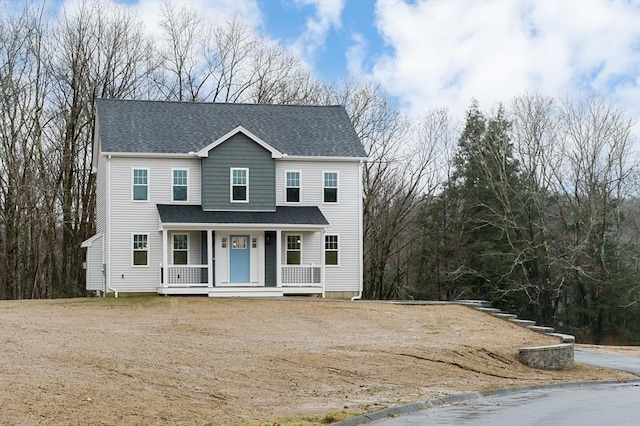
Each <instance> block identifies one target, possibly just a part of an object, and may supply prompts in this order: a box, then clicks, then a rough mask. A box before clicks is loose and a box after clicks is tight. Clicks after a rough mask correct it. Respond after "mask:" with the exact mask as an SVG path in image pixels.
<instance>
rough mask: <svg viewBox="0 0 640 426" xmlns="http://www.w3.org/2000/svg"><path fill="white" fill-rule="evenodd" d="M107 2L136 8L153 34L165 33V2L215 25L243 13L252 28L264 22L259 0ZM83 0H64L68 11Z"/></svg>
mask: <svg viewBox="0 0 640 426" xmlns="http://www.w3.org/2000/svg"><path fill="white" fill-rule="evenodd" d="M103 3H105V4H106V5H109V6H111V7H116V6H117V7H126V8H129V9H131V10H133V11H135V12H136V13H137V15H138V17H139V18H140V20H141V21H142V23H143V24H144V26H145V29H146V30H147V32H148V33H149V34H151V35H152V36H158V35H159V34H160V33H161V30H160V21H161V20H162V9H163V6H164V5H165V3H167V4H169V5H172V6H174V7H175V8H176V9H179V8H181V7H183V6H184V7H187V8H189V9H192V10H195V11H196V12H197V14H198V16H199V17H200V19H201V21H202V22H203V24H205V25H212V24H214V23H218V22H221V21H223V20H226V19H229V18H232V17H234V16H238V17H241V18H242V19H243V21H245V22H246V23H247V24H249V25H250V26H251V27H252V28H254V29H257V28H259V26H260V25H261V24H262V15H261V12H260V8H259V7H258V4H257V0H215V1H210V0H171V1H167V2H164V1H159V0H137V1H135V2H132V3H125V2H122V1H116V0H103ZM80 4H81V0H63V2H62V7H63V8H64V9H65V10H66V12H67V13H73V11H75V10H77V9H78V8H79V5H80Z"/></svg>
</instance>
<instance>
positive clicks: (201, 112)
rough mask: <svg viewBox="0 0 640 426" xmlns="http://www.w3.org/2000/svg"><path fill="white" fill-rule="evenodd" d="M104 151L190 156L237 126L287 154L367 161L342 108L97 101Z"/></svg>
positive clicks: (101, 141)
mask: <svg viewBox="0 0 640 426" xmlns="http://www.w3.org/2000/svg"><path fill="white" fill-rule="evenodd" d="M97 109H98V117H99V122H100V127H99V132H100V143H101V145H102V146H101V148H102V152H110V153H162V154H177V153H181V154H188V153H190V152H198V151H200V150H202V149H203V148H205V147H207V146H208V145H210V144H211V143H212V142H214V141H216V140H218V139H219V138H221V137H222V136H224V135H225V134H227V133H229V132H230V131H231V130H233V129H235V128H236V127H238V126H242V127H244V128H245V129H247V130H248V131H250V132H252V133H253V134H255V135H256V136H257V137H258V138H260V139H261V140H262V141H264V142H265V143H267V144H269V145H270V146H272V147H273V148H275V149H276V150H278V151H280V152H281V153H283V154H287V155H290V156H310V157H356V158H364V157H366V154H365V151H364V148H363V146H362V144H361V143H360V140H359V139H358V136H357V135H356V132H355V129H354V128H353V125H352V123H351V120H350V118H349V116H348V114H347V112H346V110H345V109H344V107H342V106H308V105H267V104H222V103H200V102H167V101H137V100H115V99H98V101H97Z"/></svg>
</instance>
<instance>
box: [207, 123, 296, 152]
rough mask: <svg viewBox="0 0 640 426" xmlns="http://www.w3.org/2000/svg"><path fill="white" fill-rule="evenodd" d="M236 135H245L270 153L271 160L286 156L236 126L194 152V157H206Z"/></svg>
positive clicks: (241, 127)
mask: <svg viewBox="0 0 640 426" xmlns="http://www.w3.org/2000/svg"><path fill="white" fill-rule="evenodd" d="M238 133H242V134H243V135H245V136H246V137H248V138H249V139H251V140H252V141H254V142H255V143H257V144H258V145H260V146H261V147H263V148H264V149H266V150H267V151H269V152H270V153H271V158H282V157H284V156H286V154H283V153H281V152H280V151H278V150H277V149H275V148H274V147H272V146H271V145H269V144H268V143H266V142H265V141H263V140H262V139H260V138H259V137H258V136H256V135H254V134H253V133H251V132H250V131H249V130H247V129H245V128H244V127H243V126H238V127H236V128H235V129H233V130H231V131H230V132H228V133H226V134H225V135H223V136H221V137H219V138H218V139H216V140H215V141H213V142H212V143H210V144H209V145H207V146H205V147H204V148H202V149H201V150H200V151H198V152H196V155H197V156H198V157H208V156H209V151H211V150H212V149H214V148H215V147H217V146H218V145H221V144H222V143H223V142H226V141H227V140H229V139H231V138H232V137H233V136H235V135H237V134H238Z"/></svg>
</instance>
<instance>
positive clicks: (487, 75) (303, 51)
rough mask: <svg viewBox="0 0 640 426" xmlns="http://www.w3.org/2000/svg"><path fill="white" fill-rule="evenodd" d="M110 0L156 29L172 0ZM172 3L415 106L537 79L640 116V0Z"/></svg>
mask: <svg viewBox="0 0 640 426" xmlns="http://www.w3.org/2000/svg"><path fill="white" fill-rule="evenodd" d="M0 1H2V0H0ZM9 1H11V2H17V3H21V1H20V0H9ZM104 1H106V2H118V3H123V4H127V7H131V8H132V9H135V10H136V11H137V13H138V15H139V16H140V17H141V19H142V20H143V21H144V23H145V25H146V26H147V28H148V29H149V30H150V31H153V30H154V28H156V29H157V26H158V22H159V20H160V16H161V15H160V8H161V6H162V4H163V2H162V1H160V0H104ZM77 2H78V0H50V4H54V5H59V4H60V3H64V4H65V7H71V8H72V7H73V5H74V3H77ZM172 3H174V4H175V5H177V6H181V5H185V6H188V7H191V8H193V9H196V10H197V11H198V12H199V14H200V15H201V17H202V19H203V21H205V22H207V21H214V20H219V19H220V18H223V19H224V17H226V16H229V17H230V16H234V15H235V16H238V15H239V16H241V17H242V18H243V19H245V20H246V21H247V22H248V23H249V24H250V26H251V27H252V28H253V29H254V30H255V31H256V32H258V33H260V34H262V35H264V36H266V37H268V38H270V39H273V40H276V41H278V42H279V43H281V45H282V46H284V47H285V48H287V49H290V50H291V51H292V52H293V53H295V54H296V55H298V56H299V57H300V58H301V59H302V60H303V61H304V63H306V64H307V66H308V67H309V68H310V69H311V70H312V71H313V72H314V73H315V75H316V76H318V77H320V78H322V79H325V80H327V81H333V80H339V79H342V78H351V79H369V80H370V81H373V82H375V83H377V84H379V85H380V87H381V88H382V89H384V90H385V91H386V92H387V93H388V94H389V95H390V96H392V98H393V99H394V100H396V101H397V102H398V103H399V104H400V105H401V106H402V107H403V108H405V109H406V110H407V111H409V112H412V113H416V114H422V113H425V112H427V111H429V110H431V109H433V108H443V107H444V108H448V109H449V110H450V111H451V112H452V113H454V115H457V116H461V115H462V114H463V113H464V111H465V110H466V108H467V107H468V105H469V102H470V100H471V98H476V99H477V100H478V101H479V102H480V106H481V108H483V109H490V108H492V107H493V106H495V105H496V103H497V102H500V101H502V102H509V100H510V99H511V98H512V97H514V96H517V95H521V94H523V93H525V92H526V91H535V92H537V93H540V94H542V95H546V96H553V97H556V98H562V97H563V96H566V95H577V94H583V95H584V94H586V95H592V94H595V95H599V96H604V97H607V98H610V99H612V100H615V101H616V102H618V103H619V104H620V105H622V106H623V107H624V108H625V109H626V110H627V111H628V112H629V114H630V115H632V116H633V117H636V118H640V0H619V1H611V0H558V1H551V0H550V1H528V0H495V1H482V0H466V1H446V0H172Z"/></svg>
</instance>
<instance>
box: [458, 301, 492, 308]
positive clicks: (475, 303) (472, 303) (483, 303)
mask: <svg viewBox="0 0 640 426" xmlns="http://www.w3.org/2000/svg"><path fill="white" fill-rule="evenodd" d="M452 303H459V304H461V305H467V306H479V307H482V308H490V307H491V302H489V301H488V300H466V299H460V300H453V301H452Z"/></svg>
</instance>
